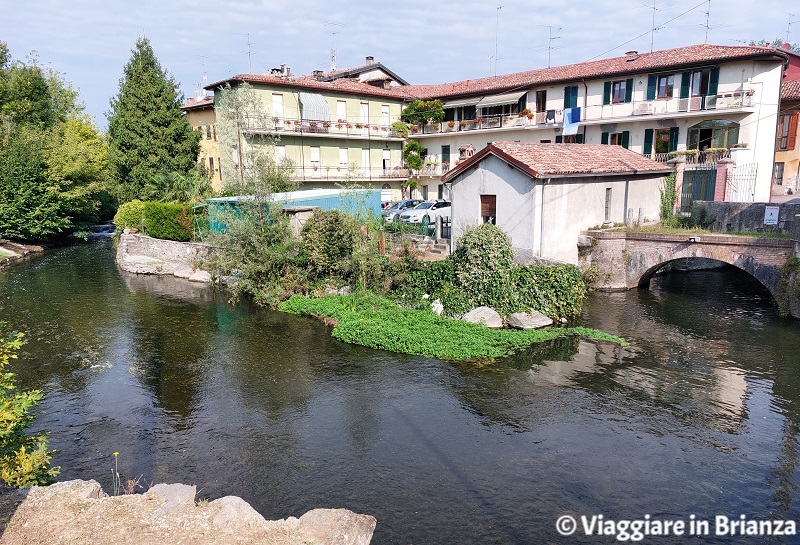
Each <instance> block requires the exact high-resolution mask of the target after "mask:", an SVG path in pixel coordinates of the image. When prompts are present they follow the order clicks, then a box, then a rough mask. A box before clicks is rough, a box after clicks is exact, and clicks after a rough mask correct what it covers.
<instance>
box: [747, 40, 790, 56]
mask: <svg viewBox="0 0 800 545" xmlns="http://www.w3.org/2000/svg"><path fill="white" fill-rule="evenodd" d="M784 43H788V44H789V51H791V52H792V53H800V44H793V43H790V42H784V41H783V40H781V39H780V38H775V39H774V40H772V41H771V42H768V41H767V40H758V41H756V40H750V44H749V45H757V46H761V47H768V46H772V47H776V48H779V49H780V48H782V47H783V44H784Z"/></svg>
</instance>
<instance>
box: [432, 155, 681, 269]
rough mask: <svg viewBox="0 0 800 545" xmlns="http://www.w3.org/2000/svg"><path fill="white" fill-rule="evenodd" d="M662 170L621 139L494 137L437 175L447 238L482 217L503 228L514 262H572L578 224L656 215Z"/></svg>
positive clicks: (664, 170) (575, 260) (664, 168)
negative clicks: (447, 213) (444, 187)
mask: <svg viewBox="0 0 800 545" xmlns="http://www.w3.org/2000/svg"><path fill="white" fill-rule="evenodd" d="M670 172H672V168H671V167H670V166H668V165H666V164H664V163H659V162H656V161H653V160H652V159H649V158H647V157H643V156H641V155H639V154H636V153H634V152H632V151H628V150H626V149H624V148H623V147H621V146H610V147H609V146H605V145H600V144H581V145H578V144H565V145H555V144H538V143H519V142H495V143H494V144H490V145H488V146H486V147H484V148H483V149H482V150H480V151H478V152H477V153H476V154H474V155H473V156H472V157H471V158H469V159H467V160H465V161H463V162H461V163H459V165H458V166H456V167H455V168H453V169H452V170H450V171H449V172H447V173H446V174H445V175H444V176H442V180H443V182H445V183H447V184H449V185H451V193H452V210H453V212H452V218H451V221H452V223H451V229H452V231H451V232H452V240H453V244H454V246H455V245H457V244H458V237H459V236H461V235H462V234H463V233H464V232H465V231H467V230H469V229H470V228H472V227H476V226H477V225H480V224H481V223H487V222H489V223H493V224H495V225H497V226H498V227H500V228H501V229H503V231H505V232H506V233H507V234H508V236H509V238H510V239H511V243H512V246H513V248H514V257H515V260H517V261H518V262H521V263H529V262H531V261H535V260H536V259H546V260H556V261H562V262H567V263H578V248H577V244H576V243H577V241H578V237H579V235H580V232H581V231H583V230H585V229H588V228H590V227H593V226H599V225H602V224H604V223H605V224H613V223H620V224H621V223H624V222H625V221H626V219H627V220H630V219H631V218H632V219H633V220H634V221H638V220H639V219H640V218H641V219H642V220H645V219H649V220H653V219H656V218H658V212H659V207H660V192H659V189H660V186H661V180H662V178H663V176H664V175H665V174H668V173H670Z"/></svg>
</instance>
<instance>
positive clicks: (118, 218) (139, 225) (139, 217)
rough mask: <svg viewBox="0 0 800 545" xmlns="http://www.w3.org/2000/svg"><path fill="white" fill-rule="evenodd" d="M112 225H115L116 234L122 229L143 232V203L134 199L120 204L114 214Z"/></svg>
mask: <svg viewBox="0 0 800 545" xmlns="http://www.w3.org/2000/svg"><path fill="white" fill-rule="evenodd" d="M114 225H116V226H117V234H119V233H121V232H122V231H123V230H124V229H138V230H139V231H142V232H144V203H143V202H142V201H140V200H136V199H135V200H132V201H130V202H126V203H124V204H121V205H120V207H119V208H118V209H117V213H116V215H115V216H114Z"/></svg>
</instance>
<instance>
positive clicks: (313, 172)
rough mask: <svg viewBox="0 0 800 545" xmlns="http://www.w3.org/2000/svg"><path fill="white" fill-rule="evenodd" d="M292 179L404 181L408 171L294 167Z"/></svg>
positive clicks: (399, 168) (377, 168)
mask: <svg viewBox="0 0 800 545" xmlns="http://www.w3.org/2000/svg"><path fill="white" fill-rule="evenodd" d="M292 177H293V179H295V180H297V181H314V180H320V181H326V180H330V181H341V180H345V179H356V180H406V179H408V177H409V171H408V169H407V168H403V167H399V166H398V167H391V168H380V167H375V168H363V167H358V166H354V167H348V166H346V165H342V166H302V167H295V168H294V169H293V171H292Z"/></svg>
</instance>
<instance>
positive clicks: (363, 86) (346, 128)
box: [206, 67, 408, 201]
mask: <svg viewBox="0 0 800 545" xmlns="http://www.w3.org/2000/svg"><path fill="white" fill-rule="evenodd" d="M242 83H247V84H249V85H250V87H251V88H252V90H253V92H254V94H255V96H256V97H257V99H256V100H257V101H258V103H259V104H260V108H259V110H260V111H262V112H264V114H265V115H263V116H253V117H249V118H247V119H244V120H242V122H241V126H240V127H237V128H236V131H235V133H233V134H232V136H231V137H230V138H229V140H230V141H229V142H227V143H226V145H225V146H224V147H225V148H226V149H227V150H228V151H229V152H228V153H225V152H223V153H222V154H221V159H222V165H223V171H224V172H225V173H228V172H230V173H231V176H237V175H242V171H241V170H239V168H238V167H239V164H240V162H241V158H242V154H245V153H247V150H248V149H249V147H250V146H256V147H257V146H261V145H265V144H266V143H268V142H269V143H270V144H274V153H275V159H276V161H277V162H278V163H287V164H290V165H292V172H293V176H294V179H295V180H296V181H298V182H300V183H301V189H324V188H331V187H335V184H337V183H342V182H348V181H349V182H357V183H359V184H366V185H369V186H371V187H376V188H379V189H381V190H382V198H383V199H384V200H387V201H388V200H395V199H399V198H400V196H401V189H400V188H401V184H402V183H404V182H405V181H406V180H407V179H408V171H407V170H406V169H404V168H403V160H402V146H403V136H402V135H401V134H399V133H397V132H396V131H395V130H393V129H392V124H393V123H395V122H397V121H399V119H400V111H401V105H402V103H403V98H402V96H401V95H400V94H398V93H397V92H395V91H393V90H389V89H384V88H383V87H376V86H373V85H370V84H369V83H364V82H361V81H358V80H357V79H350V78H340V79H335V80H333V81H329V82H328V81H319V80H317V79H316V78H315V77H295V76H293V75H292V74H291V71H290V70H287V69H285V67H284V68H283V72H282V73H281V74H279V75H278V74H273V75H260V74H243V75H238V76H235V77H233V78H229V79H227V80H224V81H220V82H217V83H213V84H211V85H208V86H207V87H206V89H208V90H214V91H215V102H216V103H218V102H219V98H220V94H219V91H220V90H221V89H223V88H224V87H225V86H227V85H230V86H231V87H232V88H235V87H236V86H238V85H240V84H242Z"/></svg>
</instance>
